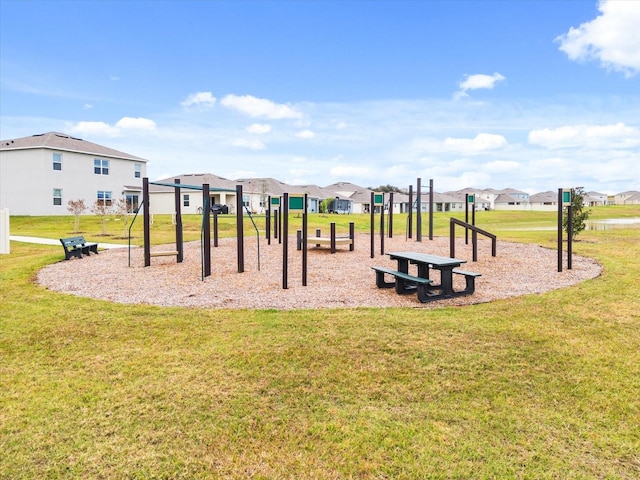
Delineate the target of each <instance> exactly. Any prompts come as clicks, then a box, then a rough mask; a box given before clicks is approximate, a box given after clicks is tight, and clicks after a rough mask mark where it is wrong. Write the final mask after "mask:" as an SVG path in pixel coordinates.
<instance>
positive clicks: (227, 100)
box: [220, 95, 302, 119]
mask: <svg viewBox="0 0 640 480" xmlns="http://www.w3.org/2000/svg"><path fill="white" fill-rule="evenodd" d="M220 103H221V104H222V105H223V106H225V107H227V108H231V109H233V110H237V111H238V112H241V113H244V114H245V115H249V116H250V117H263V118H272V119H285V118H301V117H302V114H301V113H300V112H298V111H296V110H295V109H293V108H292V107H290V106H288V105H283V104H277V103H273V102H272V101H271V100H266V99H264V98H256V97H253V96H251V95H244V96H238V95H227V96H225V97H224V98H223V99H222V100H220Z"/></svg>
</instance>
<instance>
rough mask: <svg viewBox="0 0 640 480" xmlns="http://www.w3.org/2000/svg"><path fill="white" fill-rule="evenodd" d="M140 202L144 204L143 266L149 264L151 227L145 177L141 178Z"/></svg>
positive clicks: (146, 179)
mask: <svg viewBox="0 0 640 480" xmlns="http://www.w3.org/2000/svg"><path fill="white" fill-rule="evenodd" d="M142 204H143V205H144V212H143V215H142V218H143V220H144V226H143V230H144V266H145V267H148V266H150V265H151V228H150V226H149V223H150V215H149V179H148V178H147V177H144V178H143V179H142Z"/></svg>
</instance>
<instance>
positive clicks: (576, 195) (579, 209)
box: [562, 187, 591, 240]
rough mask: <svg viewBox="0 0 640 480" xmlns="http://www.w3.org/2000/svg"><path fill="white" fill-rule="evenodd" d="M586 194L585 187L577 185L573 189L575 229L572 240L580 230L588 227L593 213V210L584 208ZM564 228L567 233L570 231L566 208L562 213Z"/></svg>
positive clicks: (572, 209)
mask: <svg viewBox="0 0 640 480" xmlns="http://www.w3.org/2000/svg"><path fill="white" fill-rule="evenodd" d="M584 196H585V191H584V188H582V187H575V188H572V189H571V220H572V221H571V227H572V230H573V238H572V240H574V239H575V238H576V237H577V236H578V234H579V233H580V232H582V231H583V230H584V229H585V228H587V223H586V221H587V219H588V218H589V215H590V214H591V210H585V209H584ZM562 229H563V230H564V231H565V232H567V233H568V232H569V216H568V211H567V210H566V209H565V210H564V212H563V214H562Z"/></svg>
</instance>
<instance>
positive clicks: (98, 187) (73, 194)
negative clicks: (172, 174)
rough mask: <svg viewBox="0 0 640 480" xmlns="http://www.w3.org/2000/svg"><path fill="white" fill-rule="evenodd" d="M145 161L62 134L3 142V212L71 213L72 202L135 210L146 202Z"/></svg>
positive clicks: (0, 198) (0, 162)
mask: <svg viewBox="0 0 640 480" xmlns="http://www.w3.org/2000/svg"><path fill="white" fill-rule="evenodd" d="M146 164H147V161H146V160H144V159H142V158H140V157H136V156H134V155H130V154H128V153H124V152H120V151H118V150H114V149H112V148H109V147H105V146H102V145H97V144H95V143H91V142H87V141H85V140H82V139H81V138H76V137H72V136H70V135H67V134H64V133H58V132H48V133H43V134H38V135H32V136H30V137H23V138H14V139H9V140H2V141H1V144H0V209H5V208H8V209H9V212H10V213H11V215H69V211H68V210H67V206H68V202H69V201H70V200H83V201H84V202H85V205H87V207H89V206H90V205H92V204H94V203H95V202H96V201H99V202H103V203H104V204H105V205H107V206H110V205H115V204H116V202H117V201H118V200H119V199H121V198H123V199H125V200H126V202H127V205H128V208H129V210H133V209H134V208H136V207H137V205H138V204H139V201H140V200H141V198H142V178H143V177H145V176H146Z"/></svg>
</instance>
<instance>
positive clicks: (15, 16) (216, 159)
mask: <svg viewBox="0 0 640 480" xmlns="http://www.w3.org/2000/svg"><path fill="white" fill-rule="evenodd" d="M638 25H640V0H604V1H600V2H598V1H595V0H569V1H567V0H554V1H550V0H537V1H533V0H532V1H528V0H518V1H516V0H512V1H509V0H493V1H484V0H444V1H437V0H422V1H409V0H394V1H385V0H376V1H367V0H351V1H339V0H322V1H320V0H317V1H311V0H309V1H303V0H298V1H294V0H287V1H285V0H281V1H211V0H181V1H172V0H154V1H146V0H127V1H118V0H101V1H91V0H75V1H63V0H0V138H2V139H4V140H6V139H10V138H19V137H24V136H30V135H34V134H39V133H45V132H50V131H56V132H62V133H67V134H70V135H73V136H76V137H80V138H82V139H84V140H87V141H91V142H94V143H98V144H101V145H104V146H107V147H111V148H114V149H117V150H121V151H124V152H126V153H129V154H132V155H136V156H139V157H142V158H144V159H146V160H148V166H147V174H148V176H149V178H150V179H151V180H159V179H163V178H167V177H170V176H174V175H179V174H186V173H213V174H215V175H219V176H221V177H225V178H229V179H238V178H261V177H273V178H276V179H278V180H281V181H283V182H285V183H289V184H294V185H306V184H315V185H319V186H327V185H330V184H333V183H335V182H353V183H355V184H358V185H360V186H364V187H376V186H379V185H394V186H398V187H401V188H407V187H408V186H409V185H411V184H412V185H415V184H416V179H417V178H421V179H422V184H423V185H426V184H428V180H430V179H432V180H433V181H434V189H435V190H436V191H440V192H445V191H452V190H459V189H463V188H477V189H483V188H495V189H503V188H515V189H518V190H523V191H525V192H529V193H538V192H543V191H548V190H552V191H557V189H558V188H565V187H583V188H585V190H586V191H597V192H600V193H608V194H615V193H620V192H624V191H629V190H640V28H638Z"/></svg>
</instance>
